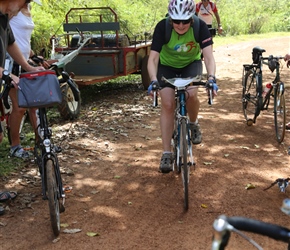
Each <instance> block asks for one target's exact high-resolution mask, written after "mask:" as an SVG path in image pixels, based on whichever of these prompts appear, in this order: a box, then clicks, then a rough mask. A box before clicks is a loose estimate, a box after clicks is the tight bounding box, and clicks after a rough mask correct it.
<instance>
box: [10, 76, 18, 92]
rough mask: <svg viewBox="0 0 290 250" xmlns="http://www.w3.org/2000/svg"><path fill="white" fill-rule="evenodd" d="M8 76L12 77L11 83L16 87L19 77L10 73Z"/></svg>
mask: <svg viewBox="0 0 290 250" xmlns="http://www.w3.org/2000/svg"><path fill="white" fill-rule="evenodd" d="M10 77H11V78H12V81H11V83H12V84H13V86H14V88H15V89H18V84H19V77H18V76H16V75H13V74H10Z"/></svg>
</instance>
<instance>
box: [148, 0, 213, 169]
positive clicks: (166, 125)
mask: <svg viewBox="0 0 290 250" xmlns="http://www.w3.org/2000/svg"><path fill="white" fill-rule="evenodd" d="M194 14H195V3H194V1H192V0H171V1H170V2H169V5H168V15H169V18H170V23H171V24H172V27H173V29H172V32H171V37H170V40H169V42H168V43H166V19H163V20H161V21H160V22H159V23H158V24H157V25H156V27H155V31H154V34H153V40H152V45H151V51H150V55H149V59H148V73H149V76H150V79H151V85H150V86H149V88H148V93H149V94H150V93H151V94H152V91H151V90H152V84H153V83H155V82H156V81H158V82H159V85H160V87H161V90H160V91H159V93H160V97H161V116H160V127H161V137H162V145H163V154H162V157H161V161H160V166H159V169H160V172H162V173H169V172H170V171H171V170H172V152H171V137H172V133H173V129H174V110H175V91H174V86H172V85H171V84H169V83H165V82H163V81H161V77H162V76H164V77H165V78H167V79H169V78H174V77H176V76H178V77H182V78H186V77H195V76H197V75H202V62H201V51H200V50H202V52H203V54H204V62H205V66H206V70H207V74H208V80H209V81H210V82H212V83H213V84H214V95H216V94H217V85H216V81H215V68H216V66H215V60H214V56H213V53H212V48H211V46H212V44H213V42H212V37H211V35H210V33H209V30H208V28H207V26H206V23H205V22H203V21H202V20H200V22H199V25H200V27H199V42H197V41H196V40H195V36H194V30H193V28H192V25H191V24H192V22H193V15H194ZM197 93H198V89H197V88H194V87H188V88H187V102H186V106H187V110H188V115H189V119H190V128H191V131H192V138H191V140H192V143H193V144H199V143H201V141H202V135H201V131H200V126H199V123H198V119H197V117H198V111H199V106H200V103H199V99H198V96H197Z"/></svg>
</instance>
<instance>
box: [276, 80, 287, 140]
mask: <svg viewBox="0 0 290 250" xmlns="http://www.w3.org/2000/svg"><path fill="white" fill-rule="evenodd" d="M274 91H275V92H274V123H275V132H276V139H277V141H278V142H279V143H281V142H282V141H283V140H284V136H285V126H286V106H285V96H284V84H283V83H282V82H280V83H277V88H275V90H274Z"/></svg>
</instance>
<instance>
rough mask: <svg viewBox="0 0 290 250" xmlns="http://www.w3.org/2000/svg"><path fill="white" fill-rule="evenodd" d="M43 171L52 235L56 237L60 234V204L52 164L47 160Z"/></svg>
mask: <svg viewBox="0 0 290 250" xmlns="http://www.w3.org/2000/svg"><path fill="white" fill-rule="evenodd" d="M45 169H46V184H47V198H48V205H49V214H50V221H51V226H52V231H53V233H54V235H55V236H58V235H59V233H60V209H59V208H60V204H59V195H58V193H59V192H58V185H57V179H56V175H55V167H54V162H53V161H52V160H47V161H46V163H45Z"/></svg>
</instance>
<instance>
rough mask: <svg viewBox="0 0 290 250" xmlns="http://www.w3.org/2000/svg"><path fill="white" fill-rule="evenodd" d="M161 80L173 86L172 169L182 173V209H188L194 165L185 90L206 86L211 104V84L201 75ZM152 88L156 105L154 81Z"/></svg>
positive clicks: (155, 84)
mask: <svg viewBox="0 0 290 250" xmlns="http://www.w3.org/2000/svg"><path fill="white" fill-rule="evenodd" d="M161 80H162V81H165V82H168V83H170V84H172V85H173V86H175V103H176V108H175V115H174V117H175V123H174V132H173V135H172V148H173V171H174V172H176V173H177V174H180V173H181V175H182V183H183V192H184V209H185V210H187V209H188V203H189V201H188V183H189V174H190V167H191V166H195V162H194V159H193V153H192V144H191V140H190V138H191V130H190V126H189V118H188V116H187V110H186V91H187V88H188V87H190V86H191V87H193V86H195V87H198V86H204V87H206V88H208V94H209V101H208V103H209V104H210V105H211V104H212V103H213V93H212V88H213V86H212V84H210V83H208V82H202V81H201V77H199V76H198V77H196V78H186V79H185V78H172V79H166V78H165V77H162V79H161ZM152 90H153V106H157V105H158V101H157V100H158V97H157V90H159V86H158V84H157V83H154V84H153V86H152Z"/></svg>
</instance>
